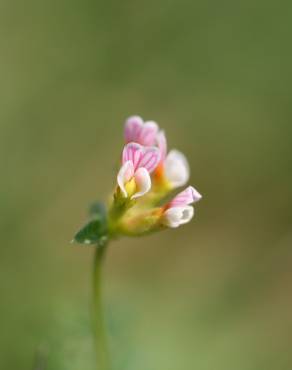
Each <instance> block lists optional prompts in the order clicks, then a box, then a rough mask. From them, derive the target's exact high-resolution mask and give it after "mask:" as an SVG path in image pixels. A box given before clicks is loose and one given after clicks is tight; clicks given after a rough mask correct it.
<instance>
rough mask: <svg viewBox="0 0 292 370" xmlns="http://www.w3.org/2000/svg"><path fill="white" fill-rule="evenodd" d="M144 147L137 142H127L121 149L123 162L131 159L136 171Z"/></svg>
mask: <svg viewBox="0 0 292 370" xmlns="http://www.w3.org/2000/svg"><path fill="white" fill-rule="evenodd" d="M143 153H144V148H143V147H142V146H141V145H140V144H137V143H130V144H127V145H126V146H125V148H124V151H123V163H125V162H127V161H131V162H132V163H133V165H134V170H135V171H136V170H137V168H138V167H139V163H140V161H141V159H142V157H143Z"/></svg>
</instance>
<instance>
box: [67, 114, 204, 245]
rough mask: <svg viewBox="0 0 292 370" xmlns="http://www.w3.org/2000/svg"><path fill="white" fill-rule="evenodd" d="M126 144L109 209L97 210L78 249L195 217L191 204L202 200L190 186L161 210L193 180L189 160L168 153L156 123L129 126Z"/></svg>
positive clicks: (129, 122)
mask: <svg viewBox="0 0 292 370" xmlns="http://www.w3.org/2000/svg"><path fill="white" fill-rule="evenodd" d="M125 141H126V145H125V147H124V149H123V153H122V165H121V168H120V170H119V172H118V175H117V187H116V190H115V191H114V193H113V196H112V198H111V202H110V204H109V207H108V209H106V208H105V207H101V206H100V205H96V206H95V207H94V208H93V210H94V211H93V212H92V213H91V220H90V221H89V223H87V224H86V225H85V226H84V227H83V228H82V229H81V230H80V231H79V232H78V233H77V234H76V236H75V239H74V240H75V241H77V242H79V243H83V244H98V245H99V246H102V245H105V244H106V243H107V242H108V241H109V240H110V239H112V238H115V237H118V236H121V235H130V236H139V235H144V234H148V233H152V232H156V231H159V230H162V229H165V228H166V227H170V228H176V227H178V226H180V225H183V224H186V223H187V222H189V221H190V220H191V219H192V218H193V216H194V208H193V206H192V205H191V204H192V203H195V202H197V201H199V200H200V199H201V195H200V194H199V193H198V192H197V191H196V190H195V189H194V188H193V187H191V186H189V187H188V188H187V189H185V190H184V191H182V192H181V193H179V194H178V195H177V196H175V197H174V198H173V200H171V201H170V202H169V203H167V204H166V205H165V206H160V203H161V201H162V200H163V199H164V198H165V197H166V196H168V194H169V192H170V191H172V190H173V189H175V188H177V187H180V186H183V185H185V184H186V182H187V181H188V179H189V176H190V169H189V165H188V161H187V159H186V157H185V156H184V155H183V154H182V153H181V152H179V151H178V150H171V151H170V152H168V150H167V140H166V136H165V133H164V131H162V130H160V128H159V126H158V125H157V124H156V123H155V122H153V121H146V122H144V121H143V120H142V118H140V117H138V116H132V117H130V118H129V119H128V120H127V121H126V124H125Z"/></svg>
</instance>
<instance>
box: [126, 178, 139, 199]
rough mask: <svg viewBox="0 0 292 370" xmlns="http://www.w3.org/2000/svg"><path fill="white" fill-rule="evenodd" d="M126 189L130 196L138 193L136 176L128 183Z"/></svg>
mask: <svg viewBox="0 0 292 370" xmlns="http://www.w3.org/2000/svg"><path fill="white" fill-rule="evenodd" d="M125 189H126V192H127V194H128V196H129V197H131V196H133V195H134V194H135V193H136V191H137V184H136V181H135V178H134V177H132V179H131V180H130V181H128V182H127V183H126V185H125Z"/></svg>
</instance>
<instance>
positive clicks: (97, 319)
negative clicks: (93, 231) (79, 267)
mask: <svg viewBox="0 0 292 370" xmlns="http://www.w3.org/2000/svg"><path fill="white" fill-rule="evenodd" d="M105 250H106V245H105V246H103V247H97V248H96V251H95V256H94V272H93V294H94V296H93V303H94V305H93V323H94V334H95V347H96V355H97V369H98V370H110V369H111V366H110V356H109V350H108V345H107V335H106V330H105V323H104V316H103V305H102V289H101V285H102V284H101V282H102V262H103V259H104V253H105Z"/></svg>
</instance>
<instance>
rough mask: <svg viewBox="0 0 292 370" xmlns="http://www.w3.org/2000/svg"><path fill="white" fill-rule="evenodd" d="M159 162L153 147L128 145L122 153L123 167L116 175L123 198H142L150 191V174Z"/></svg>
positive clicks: (157, 153) (156, 151)
mask: <svg viewBox="0 0 292 370" xmlns="http://www.w3.org/2000/svg"><path fill="white" fill-rule="evenodd" d="M159 161H160V152H159V150H158V149H157V148H155V147H143V146H142V145H140V144H137V143H130V144H128V145H126V146H125V148H124V151H123V158H122V163H123V166H122V168H121V169H120V171H119V174H118V178H117V180H118V185H119V188H120V190H121V191H122V194H123V196H124V197H125V198H131V199H136V198H139V197H142V196H143V195H145V194H146V193H148V192H149V190H150V189H151V177H150V174H151V173H152V172H153V171H154V170H155V168H156V167H157V165H158V163H159Z"/></svg>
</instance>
